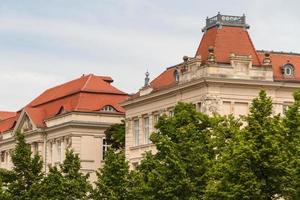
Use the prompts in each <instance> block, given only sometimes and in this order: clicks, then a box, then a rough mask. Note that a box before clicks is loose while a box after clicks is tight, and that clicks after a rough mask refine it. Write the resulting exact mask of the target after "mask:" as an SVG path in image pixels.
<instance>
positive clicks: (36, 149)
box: [33, 142, 39, 154]
mask: <svg viewBox="0 0 300 200" xmlns="http://www.w3.org/2000/svg"><path fill="white" fill-rule="evenodd" d="M33 153H34V154H38V153H39V144H38V143H37V142H34V143H33Z"/></svg>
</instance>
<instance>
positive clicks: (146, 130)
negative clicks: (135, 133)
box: [143, 116, 151, 144]
mask: <svg viewBox="0 0 300 200" xmlns="http://www.w3.org/2000/svg"><path fill="white" fill-rule="evenodd" d="M143 120H144V137H145V144H149V143H150V142H151V141H150V118H149V116H147V117H144V119H143Z"/></svg>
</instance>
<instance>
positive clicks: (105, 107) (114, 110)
mask: <svg viewBox="0 0 300 200" xmlns="http://www.w3.org/2000/svg"><path fill="white" fill-rule="evenodd" d="M101 111H104V112H117V111H116V109H115V108H114V107H112V106H109V105H108V106H104V107H103V108H102V109H101Z"/></svg>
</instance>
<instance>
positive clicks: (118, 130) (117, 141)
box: [105, 120, 125, 150]
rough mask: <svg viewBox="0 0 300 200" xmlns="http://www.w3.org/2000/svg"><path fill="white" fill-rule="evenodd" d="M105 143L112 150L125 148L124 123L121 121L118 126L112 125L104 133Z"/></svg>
mask: <svg viewBox="0 0 300 200" xmlns="http://www.w3.org/2000/svg"><path fill="white" fill-rule="evenodd" d="M105 136H106V142H107V144H108V145H111V147H112V148H114V149H116V150H118V149H124V148H125V121H124V120H122V123H120V124H113V125H111V126H110V127H109V128H108V129H106V131H105Z"/></svg>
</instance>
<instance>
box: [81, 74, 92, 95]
mask: <svg viewBox="0 0 300 200" xmlns="http://www.w3.org/2000/svg"><path fill="white" fill-rule="evenodd" d="M92 76H93V74H89V75H88V79H87V80H86V82H85V84H84V85H83V87H82V88H81V89H80V90H81V91H84V89H85V88H86V86H87V84H88V83H89V82H90V80H91V78H92Z"/></svg>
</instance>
